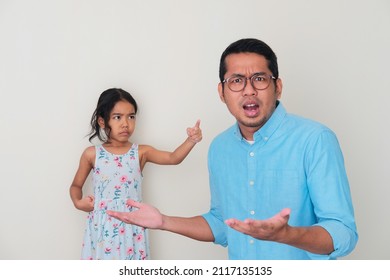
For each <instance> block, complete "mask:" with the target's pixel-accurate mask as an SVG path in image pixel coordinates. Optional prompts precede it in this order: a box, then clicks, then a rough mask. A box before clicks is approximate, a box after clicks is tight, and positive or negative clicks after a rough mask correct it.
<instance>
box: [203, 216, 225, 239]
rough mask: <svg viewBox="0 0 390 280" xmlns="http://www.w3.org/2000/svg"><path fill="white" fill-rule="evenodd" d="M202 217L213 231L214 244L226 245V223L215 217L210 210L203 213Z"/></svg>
mask: <svg viewBox="0 0 390 280" xmlns="http://www.w3.org/2000/svg"><path fill="white" fill-rule="evenodd" d="M202 217H203V218H204V219H205V220H206V222H207V223H208V224H209V226H210V228H211V231H212V232H213V235H214V244H219V245H222V246H224V247H226V246H227V245H228V243H227V239H226V230H227V226H226V224H225V223H224V222H223V221H221V220H219V219H218V218H216V217H215V216H214V215H213V214H212V213H210V212H208V213H206V214H203V215H202Z"/></svg>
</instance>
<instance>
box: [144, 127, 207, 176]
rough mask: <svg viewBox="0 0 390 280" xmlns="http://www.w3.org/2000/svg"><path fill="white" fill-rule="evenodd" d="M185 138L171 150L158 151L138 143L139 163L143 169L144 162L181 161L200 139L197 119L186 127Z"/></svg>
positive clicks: (175, 162) (177, 162)
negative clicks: (193, 124) (193, 123)
mask: <svg viewBox="0 0 390 280" xmlns="http://www.w3.org/2000/svg"><path fill="white" fill-rule="evenodd" d="M187 135H188V137H187V139H186V140H185V141H184V142H183V143H182V144H181V145H180V146H179V147H177V148H176V150H174V151H173V152H167V151H160V150H157V149H155V148H153V147H152V146H148V145H140V163H141V169H143V167H144V165H145V163H147V162H152V163H155V164H164V165H175V164H179V163H181V162H182V161H183V160H184V159H185V158H186V156H187V155H188V154H189V153H190V151H191V150H192V148H193V147H194V146H195V145H196V143H198V142H200V141H201V140H202V130H201V129H200V121H199V120H198V121H197V122H196V124H195V126H194V127H191V128H187Z"/></svg>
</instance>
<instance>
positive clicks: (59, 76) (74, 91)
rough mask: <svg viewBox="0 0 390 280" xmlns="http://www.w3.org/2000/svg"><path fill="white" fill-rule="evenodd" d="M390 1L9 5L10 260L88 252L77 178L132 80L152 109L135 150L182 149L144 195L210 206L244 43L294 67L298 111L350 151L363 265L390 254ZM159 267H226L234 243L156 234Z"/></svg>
mask: <svg viewBox="0 0 390 280" xmlns="http://www.w3.org/2000/svg"><path fill="white" fill-rule="evenodd" d="M389 30H390V2H389V1H387V0H372V1H360V0H344V1H343V0H327V1H310V0H295V1H289V0H284V1H282V0H279V1H262V0H240V1H237V0H236V1H233V0H213V1H209V0H165V1H151V0H127V1H125V0H122V1H120V0H110V1H103V0H100V1H97V0H66V1H65V0H58V1H51V0H35V1H28V0H25V1H23V0H0V35H1V37H0V40H1V41H0V42H1V43H0V95H1V99H0V100H1V101H0V102H1V110H0V125H1V126H0V128H1V130H0V131H1V137H0V151H1V152H0V154H1V163H0V164H1V168H0V178H1V183H0V184H1V192H0V210H1V217H2V219H1V223H0V259H79V256H80V250H81V242H82V235H83V231H84V219H85V217H86V214H85V213H83V212H80V211H77V210H76V209H75V208H74V207H73V205H72V202H71V200H70V198H69V191H68V190H69V185H70V183H71V181H72V179H73V176H74V172H75V171H76V168H77V165H78V160H79V157H80V155H81V152H82V151H83V150H84V148H85V147H86V146H87V145H89V143H88V140H87V138H86V137H85V135H86V134H87V133H88V131H89V120H90V117H91V114H92V112H93V110H94V108H95V104H96V102H97V98H98V96H99V94H100V93H101V92H102V91H103V90H105V89H107V88H109V87H121V88H124V89H126V90H128V91H130V92H131V93H132V94H133V95H134V96H135V98H136V99H137V101H138V103H139V106H140V111H139V115H138V120H137V129H136V132H135V135H134V137H133V139H132V140H133V141H135V142H138V143H147V144H151V145H154V146H156V147H159V148H161V149H173V148H175V147H176V146H177V145H178V144H179V143H181V142H182V141H183V140H184V139H185V137H186V132H185V129H186V128H187V127H188V126H192V125H193V124H194V123H195V121H196V120H197V119H198V118H199V119H201V121H202V124H201V126H202V128H203V134H204V138H203V141H202V142H201V143H199V144H198V145H197V146H196V148H195V149H194V150H193V152H192V153H191V154H190V156H189V157H188V158H187V159H186V160H185V161H184V162H183V163H182V164H181V165H179V166H153V165H149V166H147V167H146V168H145V170H144V177H145V180H144V185H143V188H144V201H146V202H148V203H151V204H154V205H156V206H157V207H158V208H160V210H161V211H162V212H164V213H166V214H171V215H178V216H192V215H196V214H201V213H204V212H206V211H207V210H208V206H209V199H210V198H209V188H208V174H207V166H206V154H207V149H208V145H209V143H210V141H211V140H212V139H213V137H215V136H216V135H217V134H218V133H219V132H221V131H222V130H224V129H225V128H226V127H227V126H230V125H231V124H232V123H233V121H234V120H233V119H232V117H231V116H230V114H229V113H228V111H227V109H226V108H225V105H224V104H223V103H222V102H220V100H219V97H218V93H217V83H218V63H219V58H220V55H221V53H222V51H223V50H224V49H225V48H226V47H227V45H228V44H230V43H231V42H233V41H235V40H237V39H240V38H244V37H256V38H259V39H262V40H264V41H266V42H267V43H269V44H270V46H271V47H272V48H273V49H274V51H275V52H276V54H277V56H278V58H279V65H280V76H281V78H282V79H283V82H284V91H283V96H282V102H284V104H285V106H286V107H287V109H288V111H290V112H293V113H296V114H300V115H303V116H306V117H309V118H313V119H316V120H318V121H320V122H322V123H324V124H326V125H328V126H329V127H330V128H332V129H333V130H334V131H335V132H336V133H337V135H338V137H339V141H340V144H341V146H342V149H343V151H344V156H345V161H346V166H347V171H348V175H349V179H350V184H351V191H352V196H353V202H354V205H355V211H356V219H357V226H358V230H359V234H360V241H359V243H358V246H357V248H356V249H355V251H354V252H353V253H352V254H351V255H349V256H348V257H347V258H348V259H390V242H389V236H390V223H389V218H388V215H387V212H388V206H389V205H390V200H389V197H390V188H389V187H390V185H389V182H390V162H389V158H390V148H389V145H388V142H389V139H390V131H389V125H388V121H389V120H390V112H389V109H388V108H389V105H388V104H389V102H390V91H389V88H390V79H389V70H388V67H389V65H390V54H389V50H390V32H389ZM151 248H152V256H153V258H154V259H226V258H227V256H226V255H227V252H226V250H225V249H224V248H222V247H219V246H216V245H213V244H208V243H201V242H197V241H193V240H190V239H187V238H184V237H180V236H178V235H174V234H171V233H168V232H161V231H152V232H151Z"/></svg>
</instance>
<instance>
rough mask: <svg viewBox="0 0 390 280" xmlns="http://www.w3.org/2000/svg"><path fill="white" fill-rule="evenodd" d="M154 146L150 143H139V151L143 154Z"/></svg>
mask: <svg viewBox="0 0 390 280" xmlns="http://www.w3.org/2000/svg"><path fill="white" fill-rule="evenodd" d="M153 149H154V148H153V147H152V146H150V145H145V144H138V153H139V154H143V153H145V152H147V151H150V150H153Z"/></svg>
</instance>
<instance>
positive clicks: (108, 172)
mask: <svg viewBox="0 0 390 280" xmlns="http://www.w3.org/2000/svg"><path fill="white" fill-rule="evenodd" d="M92 179H93V185H94V195H95V205H94V210H93V211H92V212H90V213H89V214H88V216H87V222H86V230H85V233H84V241H83V247H82V255H81V258H82V259H109V260H115V259H116V260H144V259H148V257H149V247H148V240H147V231H146V230H145V228H142V227H138V226H134V225H129V224H126V223H124V222H121V221H119V220H117V219H115V218H112V217H110V216H108V215H107V214H106V211H107V210H114V211H122V212H126V211H131V209H130V207H128V206H127V205H126V201H127V199H129V198H131V199H133V200H135V201H141V199H142V193H141V182H142V174H141V170H140V165H139V158H138V145H137V144H133V145H132V147H131V148H130V150H129V151H128V152H127V153H126V154H123V155H114V154H111V153H110V152H108V151H106V150H105V149H104V148H103V146H102V145H98V146H96V160H95V167H94V169H93V174H92Z"/></svg>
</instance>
